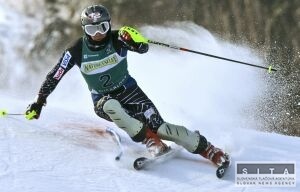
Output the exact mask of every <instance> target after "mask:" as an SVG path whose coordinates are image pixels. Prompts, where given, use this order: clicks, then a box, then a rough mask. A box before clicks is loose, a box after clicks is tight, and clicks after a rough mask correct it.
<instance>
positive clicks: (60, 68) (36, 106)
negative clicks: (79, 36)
mask: <svg viewBox="0 0 300 192" xmlns="http://www.w3.org/2000/svg"><path fill="white" fill-rule="evenodd" d="M73 66H74V59H73V57H72V55H71V53H70V51H68V50H67V51H65V52H64V54H63V55H62V56H61V58H60V59H59V62H58V63H57V64H56V65H55V66H54V68H53V69H52V70H51V71H50V72H49V73H48V74H47V76H46V79H45V81H44V82H43V84H42V85H41V88H40V90H39V93H38V95H37V96H36V98H35V100H34V102H33V103H31V104H29V105H28V107H27V109H26V112H25V117H26V118H27V119H28V120H32V119H38V118H39V116H40V113H41V111H42V108H43V106H45V105H46V100H47V97H48V96H49V95H50V94H51V92H52V91H53V90H54V89H55V88H56V86H57V85H58V83H59V82H60V80H61V78H62V77H63V76H64V75H65V74H66V73H67V72H68V71H69V70H70V69H71V68H72V67H73Z"/></svg>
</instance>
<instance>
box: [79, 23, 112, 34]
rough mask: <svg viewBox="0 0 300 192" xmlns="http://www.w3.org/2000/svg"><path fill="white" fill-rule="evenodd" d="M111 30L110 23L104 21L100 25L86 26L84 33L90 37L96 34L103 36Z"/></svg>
mask: <svg viewBox="0 0 300 192" xmlns="http://www.w3.org/2000/svg"><path fill="white" fill-rule="evenodd" d="M108 30H109V22H108V21H104V22H101V23H100V24H98V25H85V26H84V31H85V33H86V34H88V35H90V36H95V35H96V33H101V34H102V35H103V34H105V33H107V32H108Z"/></svg>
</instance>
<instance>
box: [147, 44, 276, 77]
mask: <svg viewBox="0 0 300 192" xmlns="http://www.w3.org/2000/svg"><path fill="white" fill-rule="evenodd" d="M147 42H148V43H151V44H155V45H159V46H163V47H168V48H171V49H177V50H180V51H186V52H190V53H195V54H199V55H204V56H208V57H213V58H217V59H222V60H225V61H231V62H235V63H239V64H243V65H248V66H251V67H256V68H261V69H266V70H268V72H269V73H271V71H277V69H274V68H272V66H269V67H264V66H260V65H255V64H251V63H246V62H242V61H237V60H233V59H228V58H225V57H220V56H216V55H211V54H208V53H203V52H200V51H194V50H191V49H186V48H183V47H177V46H173V45H169V44H166V43H161V42H157V41H152V40H149V39H148V41H147Z"/></svg>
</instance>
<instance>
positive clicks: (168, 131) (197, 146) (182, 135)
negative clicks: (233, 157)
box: [157, 122, 225, 165]
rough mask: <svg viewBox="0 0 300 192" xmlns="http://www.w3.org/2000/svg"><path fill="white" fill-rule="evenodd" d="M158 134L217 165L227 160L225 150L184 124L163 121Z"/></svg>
mask: <svg viewBox="0 0 300 192" xmlns="http://www.w3.org/2000/svg"><path fill="white" fill-rule="evenodd" d="M157 134H158V136H159V137H160V138H161V139H165V140H169V141H173V142H175V143H176V144H178V145H181V146H183V147H184V148H185V149H186V150H188V151H189V152H191V153H194V154H200V155H201V156H203V157H205V158H207V159H209V160H211V161H212V162H213V163H215V164H216V165H221V164H222V162H224V161H225V159H224V158H225V156H224V152H223V151H222V150H221V149H219V148H216V147H214V146H213V145H211V144H210V142H208V141H207V140H206V138H205V137H204V136H203V135H200V133H199V132H197V131H196V132H192V131H190V130H188V129H187V128H185V127H184V126H178V125H173V124H170V123H166V122H165V123H163V124H162V125H161V126H160V127H159V128H158V130H157Z"/></svg>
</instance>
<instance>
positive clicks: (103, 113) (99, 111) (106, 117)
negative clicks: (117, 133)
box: [94, 106, 112, 122]
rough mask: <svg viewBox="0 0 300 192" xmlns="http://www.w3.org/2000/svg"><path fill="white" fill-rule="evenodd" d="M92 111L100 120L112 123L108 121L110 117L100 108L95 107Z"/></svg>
mask: <svg viewBox="0 0 300 192" xmlns="http://www.w3.org/2000/svg"><path fill="white" fill-rule="evenodd" d="M94 111H95V113H96V115H98V116H99V117H101V118H102V119H105V120H107V121H110V122H111V121H112V120H111V119H110V117H109V116H108V115H107V114H106V113H105V112H104V111H103V108H102V107H98V106H95V107H94Z"/></svg>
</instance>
